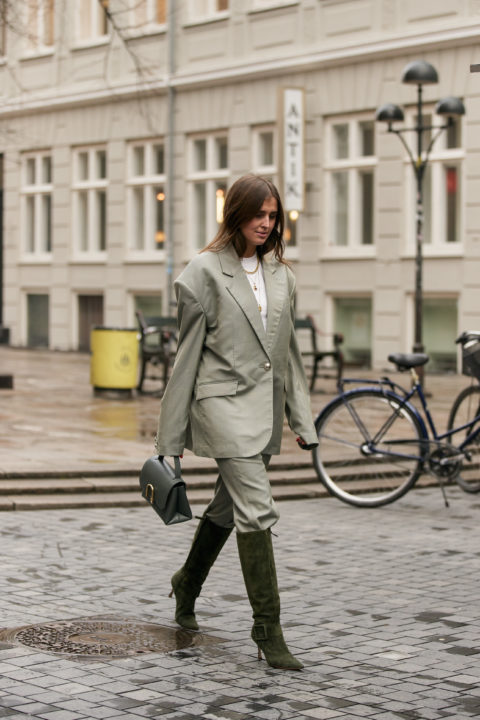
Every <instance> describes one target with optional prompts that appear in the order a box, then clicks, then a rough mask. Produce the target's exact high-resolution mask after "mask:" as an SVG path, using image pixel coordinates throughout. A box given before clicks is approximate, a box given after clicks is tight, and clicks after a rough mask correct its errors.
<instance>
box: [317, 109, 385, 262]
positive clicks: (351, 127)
mask: <svg viewBox="0 0 480 720" xmlns="http://www.w3.org/2000/svg"><path fill="white" fill-rule="evenodd" d="M363 122H373V121H372V116H371V114H368V115H367V114H359V115H343V116H335V117H330V118H328V119H326V121H325V129H326V132H325V138H326V142H325V162H324V176H325V200H324V223H323V238H324V243H323V250H322V254H323V256H325V257H339V258H342V257H374V256H375V253H376V247H375V236H376V235H375V218H376V212H375V211H376V205H377V203H376V195H377V193H376V172H375V169H376V167H377V165H378V158H377V156H376V155H361V153H360V147H359V143H360V132H359V127H360V124H361V123H363ZM336 125H347V126H348V134H349V156H348V157H347V158H344V159H337V158H335V157H334V156H333V149H334V147H335V138H334V127H335V126H336ZM373 132H374V140H375V143H376V129H375V124H374V123H373ZM341 171H344V172H346V173H347V178H348V180H347V182H348V198H349V199H348V219H347V243H346V244H345V245H338V244H336V243H335V242H334V238H333V233H334V232H335V229H334V228H335V220H334V218H333V217H332V214H333V213H334V210H335V202H334V189H333V177H334V174H335V173H336V172H341ZM362 171H369V172H372V173H373V208H372V242H371V243H369V244H363V243H362V242H361V232H359V228H361V216H362V212H361V207H360V204H361V195H360V193H361V183H360V175H361V174H362Z"/></svg>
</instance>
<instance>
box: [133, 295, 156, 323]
mask: <svg viewBox="0 0 480 720" xmlns="http://www.w3.org/2000/svg"><path fill="white" fill-rule="evenodd" d="M134 303H135V310H140V312H142V313H143V315H144V317H146V318H148V317H160V316H161V315H162V296H161V295H135V297H134Z"/></svg>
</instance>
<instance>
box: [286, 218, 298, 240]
mask: <svg viewBox="0 0 480 720" xmlns="http://www.w3.org/2000/svg"><path fill="white" fill-rule="evenodd" d="M298 217H299V216H298V212H297V211H296V210H291V211H290V212H289V213H287V217H286V224H285V242H286V243H287V244H288V246H289V247H296V245H297V223H298Z"/></svg>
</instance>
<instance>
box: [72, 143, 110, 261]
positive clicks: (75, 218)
mask: <svg viewBox="0 0 480 720" xmlns="http://www.w3.org/2000/svg"><path fill="white" fill-rule="evenodd" d="M99 153H105V165H106V177H105V178H102V177H98V176H97V174H96V173H95V167H96V163H97V159H98V154H99ZM82 154H86V156H87V171H88V172H87V177H86V178H81V177H80V156H81V155H82ZM99 191H100V192H104V193H105V196H106V197H105V210H106V219H105V228H104V232H105V249H102V248H101V247H100V243H101V232H100V231H99V212H98V202H97V198H98V194H99ZM72 196H73V198H72V199H73V213H72V222H73V228H72V237H73V242H74V246H73V256H74V259H75V260H81V261H82V262H84V261H89V260H90V261H92V262H104V261H105V260H106V257H107V247H108V155H107V148H106V146H105V145H95V146H91V145H89V146H87V147H85V146H82V147H76V148H74V150H73V179H72ZM81 197H85V198H86V226H85V229H86V247H85V248H84V247H82V236H81V207H80V203H81V200H80V199H81Z"/></svg>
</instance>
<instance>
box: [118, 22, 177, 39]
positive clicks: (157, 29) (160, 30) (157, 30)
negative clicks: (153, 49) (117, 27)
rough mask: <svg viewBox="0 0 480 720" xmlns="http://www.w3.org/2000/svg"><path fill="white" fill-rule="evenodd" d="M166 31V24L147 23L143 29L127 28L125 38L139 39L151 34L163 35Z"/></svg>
mask: <svg viewBox="0 0 480 720" xmlns="http://www.w3.org/2000/svg"><path fill="white" fill-rule="evenodd" d="M166 32H167V25H166V24H165V23H163V24H162V25H153V24H152V25H147V26H146V27H144V28H143V30H129V31H127V32H126V33H125V40H139V39H141V38H143V37H150V36H151V35H165V33H166Z"/></svg>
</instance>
